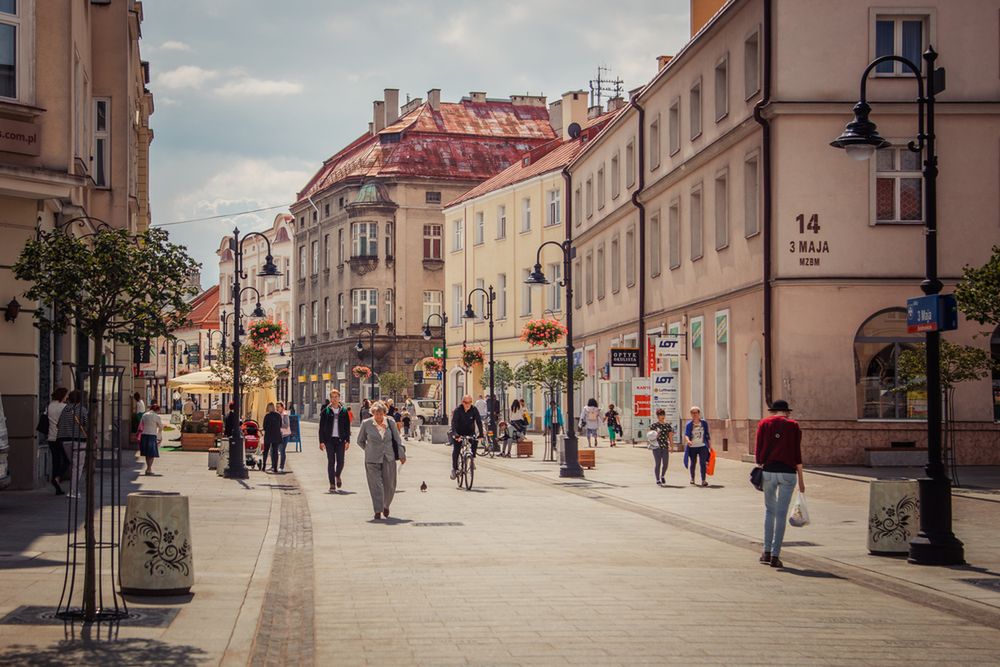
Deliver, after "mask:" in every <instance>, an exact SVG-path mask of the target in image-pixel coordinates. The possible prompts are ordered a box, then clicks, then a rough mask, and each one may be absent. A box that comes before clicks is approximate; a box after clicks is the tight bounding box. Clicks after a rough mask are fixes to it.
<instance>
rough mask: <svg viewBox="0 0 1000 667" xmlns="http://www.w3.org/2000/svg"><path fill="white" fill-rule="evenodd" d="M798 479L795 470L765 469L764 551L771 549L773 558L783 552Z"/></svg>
mask: <svg viewBox="0 0 1000 667" xmlns="http://www.w3.org/2000/svg"><path fill="white" fill-rule="evenodd" d="M796 481H798V475H796V474H795V473H794V472H767V471H764V551H769V552H770V553H771V557H772V558H773V557H776V556H778V555H779V554H780V553H781V543H782V542H783V541H784V539H785V520H786V519H787V518H788V505H789V504H791V502H792V492H793V491H794V490H795V483H796Z"/></svg>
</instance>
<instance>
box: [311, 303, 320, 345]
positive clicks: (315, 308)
mask: <svg viewBox="0 0 1000 667" xmlns="http://www.w3.org/2000/svg"><path fill="white" fill-rule="evenodd" d="M310 333H312V335H313V336H315V335H316V334H318V333H319V302H318V301H313V302H312V330H311V332H310Z"/></svg>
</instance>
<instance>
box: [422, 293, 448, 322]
mask: <svg viewBox="0 0 1000 667" xmlns="http://www.w3.org/2000/svg"><path fill="white" fill-rule="evenodd" d="M443 299H444V293H443V292H441V291H440V290H424V311H423V315H424V322H426V321H427V320H428V318H429V317H430V316H431V315H442V314H443V313H444V310H443V307H444V303H443ZM432 324H433V325H434V326H438V325H440V324H441V322H440V321H439V320H438V318H436V317H435V318H434V322H432Z"/></svg>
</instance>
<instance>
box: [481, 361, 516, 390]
mask: <svg viewBox="0 0 1000 667" xmlns="http://www.w3.org/2000/svg"><path fill="white" fill-rule="evenodd" d="M512 384H514V369H513V368H511V367H510V364H509V363H507V362H506V361H498V362H496V363H495V364H493V388H494V389H495V390H496V393H497V396H504V395H506V394H507V388H508V387H510V386H511V385H512ZM479 386H481V387H482V388H483V389H486V390H489V388H490V366H489V364H486V365H484V366H483V376H482V377H481V378H479Z"/></svg>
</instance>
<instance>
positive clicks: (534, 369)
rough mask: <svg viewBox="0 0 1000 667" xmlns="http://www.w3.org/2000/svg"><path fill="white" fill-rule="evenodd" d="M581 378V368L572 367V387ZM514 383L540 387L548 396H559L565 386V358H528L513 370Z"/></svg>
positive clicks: (582, 375)
mask: <svg viewBox="0 0 1000 667" xmlns="http://www.w3.org/2000/svg"><path fill="white" fill-rule="evenodd" d="M583 378H584V372H583V369H582V368H580V367H579V366H575V367H574V368H573V382H574V385H573V386H574V388H576V387H579V386H580V385H581V384H582V383H583ZM514 384H515V385H516V386H517V387H520V388H522V389H535V388H540V389H541V390H542V393H543V394H545V395H547V396H550V397H556V396H561V395H562V393H563V391H564V390H565V388H566V358H565V357H556V358H552V359H545V358H543V357H534V358H532V359H529V360H528V361H526V362H525V363H524V364H523V365H521V366H520V367H518V369H517V370H516V371H514ZM557 400H558V399H557Z"/></svg>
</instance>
